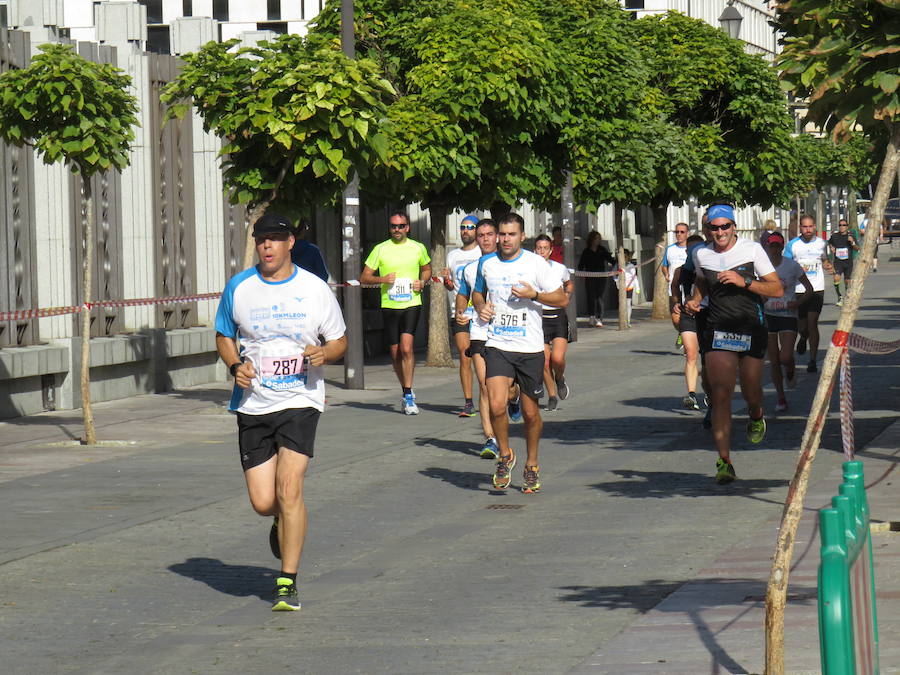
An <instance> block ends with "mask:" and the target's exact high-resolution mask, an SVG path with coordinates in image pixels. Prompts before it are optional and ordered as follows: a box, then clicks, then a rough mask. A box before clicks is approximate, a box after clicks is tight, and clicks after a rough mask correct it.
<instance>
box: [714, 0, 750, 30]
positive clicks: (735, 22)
mask: <svg viewBox="0 0 900 675" xmlns="http://www.w3.org/2000/svg"><path fill="white" fill-rule="evenodd" d="M743 20H744V17H743V16H742V15H741V13H740V12H739V11H738V10H737V7H735V6H734V0H728V6H727V7H726V8H725V9H724V10H723V11H722V16H720V17H719V26H721V28H722V30H723V31H725V33H727V34H728V37H730V38H733V39H735V40H737V39H738V36H739V35H740V34H741V22H742V21H743Z"/></svg>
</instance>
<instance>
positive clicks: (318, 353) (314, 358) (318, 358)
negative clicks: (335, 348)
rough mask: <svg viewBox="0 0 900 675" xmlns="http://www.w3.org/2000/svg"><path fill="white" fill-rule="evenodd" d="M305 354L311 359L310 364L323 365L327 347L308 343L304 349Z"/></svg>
mask: <svg viewBox="0 0 900 675" xmlns="http://www.w3.org/2000/svg"><path fill="white" fill-rule="evenodd" d="M303 356H305V357H307V358H308V359H309V365H311V366H321V365H324V364H325V348H324V347H318V346H316V345H308V346H307V347H306V349H304V350H303Z"/></svg>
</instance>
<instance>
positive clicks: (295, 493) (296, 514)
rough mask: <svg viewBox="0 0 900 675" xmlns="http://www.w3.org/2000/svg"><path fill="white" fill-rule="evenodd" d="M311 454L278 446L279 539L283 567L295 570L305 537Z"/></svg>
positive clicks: (290, 571)
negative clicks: (305, 484) (305, 497)
mask: <svg viewBox="0 0 900 675" xmlns="http://www.w3.org/2000/svg"><path fill="white" fill-rule="evenodd" d="M308 466H309V457H307V456H306V455H304V454H301V453H299V452H295V451H294V450H291V449H289V448H278V457H277V465H276V469H275V492H276V496H277V499H278V510H279V512H280V513H279V518H278V539H279V541H280V542H281V570H282V571H283V572H289V573H296V572H297V570H298V569H299V567H300V556H301V554H302V553H303V542H304V540H305V539H306V525H307V514H306V503H305V502H304V501H303V480H304V478H305V477H306V469H307V467H308Z"/></svg>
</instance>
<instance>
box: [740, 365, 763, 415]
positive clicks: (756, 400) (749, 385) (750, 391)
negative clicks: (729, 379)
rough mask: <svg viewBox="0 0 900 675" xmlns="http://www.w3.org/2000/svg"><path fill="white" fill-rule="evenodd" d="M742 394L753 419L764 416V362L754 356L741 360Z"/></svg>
mask: <svg viewBox="0 0 900 675" xmlns="http://www.w3.org/2000/svg"><path fill="white" fill-rule="evenodd" d="M739 368H740V374H741V394H743V395H744V400H745V401H746V402H747V410H748V411H749V413H750V418H751V419H754V420H756V419H759V418H760V417H762V415H763V406H762V404H763V390H762V373H763V360H762V359H756V358H753V357H752V356H744V357H743V358H741V359H740V364H739Z"/></svg>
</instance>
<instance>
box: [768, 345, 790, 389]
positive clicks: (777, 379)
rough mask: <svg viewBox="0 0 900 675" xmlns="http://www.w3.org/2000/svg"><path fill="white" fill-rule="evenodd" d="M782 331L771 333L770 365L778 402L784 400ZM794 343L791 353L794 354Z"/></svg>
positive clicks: (769, 347)
mask: <svg viewBox="0 0 900 675" xmlns="http://www.w3.org/2000/svg"><path fill="white" fill-rule="evenodd" d="M781 335H782V334H781V333H769V346H768V354H769V367H770V369H771V373H772V384H773V385H774V386H775V393H777V394H778V402H779V403H780V402H781V401H784V400H785V398H784V375H783V373H782V372H781V364H782V359H781V349H780V348H779V346H778V343H779V340H780V339H781ZM793 349H794V343H793V342H791V353H792V354H793Z"/></svg>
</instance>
